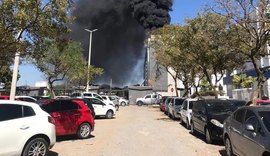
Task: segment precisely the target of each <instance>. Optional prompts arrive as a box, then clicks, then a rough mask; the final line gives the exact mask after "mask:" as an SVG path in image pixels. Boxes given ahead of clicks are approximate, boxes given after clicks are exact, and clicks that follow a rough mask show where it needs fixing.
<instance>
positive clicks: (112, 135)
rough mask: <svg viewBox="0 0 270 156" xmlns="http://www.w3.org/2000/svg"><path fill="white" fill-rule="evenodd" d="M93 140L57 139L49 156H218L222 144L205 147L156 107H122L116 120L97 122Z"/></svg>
mask: <svg viewBox="0 0 270 156" xmlns="http://www.w3.org/2000/svg"><path fill="white" fill-rule="evenodd" d="M95 121H96V127H95V131H94V132H93V133H92V135H93V137H91V138H89V139H86V140H78V139H76V137H72V136H69V137H60V138H58V142H57V143H56V145H55V146H54V147H53V148H52V149H51V152H50V154H49V156H57V155H59V156H88V155H89V156H90V155H91V156H144V155H147V156H219V155H225V154H224V153H225V152H224V146H223V145H222V144H221V143H217V144H215V145H208V144H206V143H205V142H204V141H203V137H202V136H197V137H195V136H193V135H191V134H190V133H189V131H188V130H187V129H186V128H185V127H183V126H182V125H180V124H179V122H178V121H172V120H171V119H169V118H168V117H167V116H166V115H164V113H162V112H160V111H159V107H157V106H156V107H155V106H143V107H138V106H128V107H121V108H120V110H119V111H118V112H117V114H116V117H115V119H111V120H108V119H102V118H101V119H96V120H95Z"/></svg>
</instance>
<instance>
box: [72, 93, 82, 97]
mask: <svg viewBox="0 0 270 156" xmlns="http://www.w3.org/2000/svg"><path fill="white" fill-rule="evenodd" d="M78 96H81V93H73V94H72V95H71V97H78Z"/></svg>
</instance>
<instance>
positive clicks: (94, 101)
mask: <svg viewBox="0 0 270 156" xmlns="http://www.w3.org/2000/svg"><path fill="white" fill-rule="evenodd" d="M92 103H93V104H97V105H103V103H102V101H100V100H98V99H92Z"/></svg>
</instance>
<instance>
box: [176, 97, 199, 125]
mask: <svg viewBox="0 0 270 156" xmlns="http://www.w3.org/2000/svg"><path fill="white" fill-rule="evenodd" d="M195 101H197V99H186V100H185V101H184V102H183V104H182V108H181V110H180V112H179V114H180V123H181V124H183V123H185V124H186V127H187V129H190V120H191V114H192V107H193V104H194V102H195Z"/></svg>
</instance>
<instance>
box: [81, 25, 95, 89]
mask: <svg viewBox="0 0 270 156" xmlns="http://www.w3.org/2000/svg"><path fill="white" fill-rule="evenodd" d="M84 30H85V31H87V32H89V33H90V39H89V52H88V72H89V69H90V65H91V49H92V34H93V32H95V31H97V30H98V29H94V30H89V29H84ZM89 81H90V80H89V73H88V74H87V83H86V92H88V90H89V83H90V82H89Z"/></svg>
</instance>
